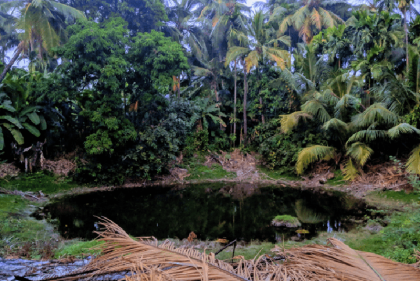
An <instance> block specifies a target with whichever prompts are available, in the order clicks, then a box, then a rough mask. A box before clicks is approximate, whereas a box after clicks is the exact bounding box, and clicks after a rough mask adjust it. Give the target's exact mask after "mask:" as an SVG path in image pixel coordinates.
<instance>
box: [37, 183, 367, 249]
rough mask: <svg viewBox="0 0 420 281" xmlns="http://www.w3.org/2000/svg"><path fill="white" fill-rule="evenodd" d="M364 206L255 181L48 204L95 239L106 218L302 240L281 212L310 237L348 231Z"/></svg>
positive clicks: (68, 227) (211, 234) (153, 232)
mask: <svg viewBox="0 0 420 281" xmlns="http://www.w3.org/2000/svg"><path fill="white" fill-rule="evenodd" d="M365 209H366V206H365V204H364V203H363V202H362V201H360V200H357V199H354V198H352V197H349V196H345V195H344V194H341V193H336V192H335V193H332V192H323V193H319V192H311V191H307V190H299V189H295V188H283V187H257V186H255V185H249V184H248V185H244V184H243V185H233V186H232V185H230V186H223V185H222V186H221V185H218V186H217V185H216V186H215V185H206V184H201V185H192V186H187V187H186V188H183V189H180V188H173V187H151V188H128V189H117V190H114V191H104V192H95V193H88V194H82V195H77V196H72V197H65V198H62V199H60V200H59V201H56V202H54V203H52V204H50V205H48V206H46V207H45V208H44V211H46V212H49V213H50V215H51V217H52V218H53V219H55V218H57V219H58V220H59V225H58V229H59V231H60V232H61V234H62V235H63V236H64V237H67V238H75V237H81V238H88V239H91V238H94V237H96V234H94V233H93V231H94V230H96V226H97V222H98V219H97V218H96V217H95V216H105V217H107V218H109V219H111V220H113V221H114V222H116V223H117V224H118V225H120V226H121V227H122V228H123V229H125V230H126V231H127V233H129V234H130V235H133V236H155V237H156V238H158V239H165V238H179V239H183V238H186V237H188V234H189V233H190V232H191V231H194V232H195V233H196V234H197V236H198V239H202V240H206V239H209V240H213V239H217V238H227V239H229V240H231V239H235V238H236V239H240V240H245V241H250V240H255V239H259V240H266V241H271V242H275V241H279V240H281V239H282V237H285V239H290V238H291V239H297V237H296V236H297V234H296V230H297V229H296V228H295V229H290V228H275V227H272V226H270V222H271V221H272V219H273V218H274V217H275V216H276V215H291V216H295V217H297V218H298V219H299V220H300V222H301V223H302V226H301V228H300V229H305V230H308V231H309V234H306V235H305V236H306V237H305V238H311V237H313V236H315V235H317V233H318V232H320V231H329V232H331V231H348V230H349V229H351V228H352V227H353V226H354V225H353V224H352V223H351V222H350V221H351V220H350V219H354V218H361V217H363V215H364V214H365V213H364V210H365Z"/></svg>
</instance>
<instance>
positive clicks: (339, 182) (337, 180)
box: [327, 170, 347, 186]
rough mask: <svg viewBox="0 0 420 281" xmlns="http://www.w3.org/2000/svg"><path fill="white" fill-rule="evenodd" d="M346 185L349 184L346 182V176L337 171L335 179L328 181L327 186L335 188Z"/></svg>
mask: <svg viewBox="0 0 420 281" xmlns="http://www.w3.org/2000/svg"><path fill="white" fill-rule="evenodd" d="M346 183H347V182H346V181H345V180H344V176H343V173H342V172H341V170H336V171H335V172H334V178H332V179H329V180H327V184H329V185H333V186H336V185H342V184H346Z"/></svg>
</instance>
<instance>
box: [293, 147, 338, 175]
mask: <svg viewBox="0 0 420 281" xmlns="http://www.w3.org/2000/svg"><path fill="white" fill-rule="evenodd" d="M334 156H335V148H334V147H331V146H323V145H314V146H309V147H306V148H304V149H302V151H301V152H299V155H298V160H297V162H296V172H297V174H298V175H301V174H303V172H304V171H305V169H306V168H307V167H308V166H309V165H310V164H312V163H314V162H317V161H321V160H325V161H328V160H331V159H333V158H334Z"/></svg>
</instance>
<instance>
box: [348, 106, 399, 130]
mask: <svg viewBox="0 0 420 281" xmlns="http://www.w3.org/2000/svg"><path fill="white" fill-rule="evenodd" d="M374 122H376V123H379V124H385V125H396V124H397V122H398V116H397V115H396V114H395V113H393V112H391V111H390V110H388V109H387V108H385V107H384V106H383V104H380V103H374V104H372V105H371V106H369V107H368V108H367V109H366V110H365V111H364V112H362V113H360V114H358V115H356V116H354V117H353V118H352V123H353V124H354V126H356V127H358V128H365V127H368V126H369V125H371V124H372V123H374Z"/></svg>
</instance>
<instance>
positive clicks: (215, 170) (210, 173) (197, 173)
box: [186, 164, 236, 180]
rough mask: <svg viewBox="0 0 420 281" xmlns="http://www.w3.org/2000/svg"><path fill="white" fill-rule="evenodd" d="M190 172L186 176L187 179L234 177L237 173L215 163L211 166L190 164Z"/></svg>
mask: <svg viewBox="0 0 420 281" xmlns="http://www.w3.org/2000/svg"><path fill="white" fill-rule="evenodd" d="M188 172H189V173H190V176H189V177H188V178H186V179H187V180H204V179H225V178H226V179H232V178H235V177H236V173H233V172H227V171H225V170H223V168H222V166H220V165H217V164H213V165H212V166H211V167H210V168H209V167H207V166H204V165H194V166H190V168H189V169H188Z"/></svg>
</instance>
